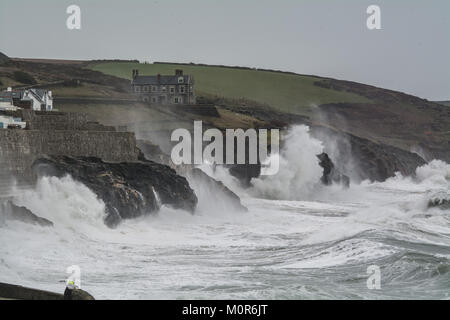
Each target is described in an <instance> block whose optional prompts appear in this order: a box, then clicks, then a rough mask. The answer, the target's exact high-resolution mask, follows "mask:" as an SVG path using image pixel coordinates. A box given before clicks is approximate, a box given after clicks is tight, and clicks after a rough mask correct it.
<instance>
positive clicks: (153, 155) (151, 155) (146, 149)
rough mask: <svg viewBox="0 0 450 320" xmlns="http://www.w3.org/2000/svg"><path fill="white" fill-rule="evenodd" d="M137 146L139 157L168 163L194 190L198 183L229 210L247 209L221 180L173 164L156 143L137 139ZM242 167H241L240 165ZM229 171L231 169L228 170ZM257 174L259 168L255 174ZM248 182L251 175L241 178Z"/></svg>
mask: <svg viewBox="0 0 450 320" xmlns="http://www.w3.org/2000/svg"><path fill="white" fill-rule="evenodd" d="M137 146H138V148H139V149H140V150H141V152H142V154H141V155H140V156H139V159H149V160H151V161H155V162H157V163H161V164H164V165H168V166H170V167H172V168H174V169H176V170H177V172H178V174H180V175H182V176H185V177H186V178H187V179H188V181H189V183H191V187H192V188H193V189H194V190H196V188H195V187H197V186H196V185H192V183H194V184H199V186H198V187H199V188H201V189H202V190H208V192H209V199H208V200H212V201H219V202H222V201H224V203H223V204H224V206H226V207H227V208H228V207H229V209H230V210H233V211H239V212H244V211H247V208H246V207H244V206H243V205H242V204H241V199H240V198H239V196H238V195H236V194H235V193H234V192H233V191H231V190H230V189H228V188H227V187H226V186H225V185H224V184H223V183H222V182H220V181H217V180H215V179H213V178H211V177H210V176H208V175H207V174H206V173H204V172H203V171H202V170H200V169H198V168H195V167H194V166H191V165H185V166H183V165H178V166H176V165H174V164H173V162H172V160H171V158H170V156H168V155H167V154H165V153H164V152H163V151H162V150H161V148H160V147H159V146H158V145H155V144H153V143H152V142H151V141H148V140H137ZM240 168H243V167H240ZM230 171H231V170H230ZM258 175H259V169H258V173H257V175H256V176H258ZM247 179H248V183H249V182H250V179H251V177H247V178H243V180H245V181H246V180H247Z"/></svg>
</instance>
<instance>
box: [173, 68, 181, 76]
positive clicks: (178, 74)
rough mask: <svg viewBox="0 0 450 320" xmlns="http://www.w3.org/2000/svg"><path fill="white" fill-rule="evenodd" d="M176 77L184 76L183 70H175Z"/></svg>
mask: <svg viewBox="0 0 450 320" xmlns="http://www.w3.org/2000/svg"><path fill="white" fill-rule="evenodd" d="M175 75H176V76H182V75H183V70H181V69H176V70H175Z"/></svg>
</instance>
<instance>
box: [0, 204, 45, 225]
mask: <svg viewBox="0 0 450 320" xmlns="http://www.w3.org/2000/svg"><path fill="white" fill-rule="evenodd" d="M3 212H4V214H5V218H6V219H10V220H18V221H22V222H25V223H30V224H38V225H40V226H43V227H53V222H51V221H50V220H47V219H45V218H41V217H38V216H37V215H35V214H34V213H33V212H31V211H30V210H29V209H27V208H25V207H20V206H16V205H15V204H14V203H13V202H12V201H10V200H8V201H6V202H5V203H4V204H3Z"/></svg>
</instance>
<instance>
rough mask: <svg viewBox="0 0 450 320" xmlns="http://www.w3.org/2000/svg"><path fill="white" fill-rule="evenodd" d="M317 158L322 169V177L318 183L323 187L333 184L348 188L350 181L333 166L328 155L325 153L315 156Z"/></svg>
mask: <svg viewBox="0 0 450 320" xmlns="http://www.w3.org/2000/svg"><path fill="white" fill-rule="evenodd" d="M317 158H319V160H320V161H319V165H320V166H321V167H322V168H323V175H322V177H321V178H320V181H322V183H323V184H324V185H327V186H328V185H331V184H332V183H333V182H335V183H341V184H342V185H344V186H345V187H347V188H348V187H349V186H350V179H349V177H347V176H346V175H345V174H342V173H340V172H339V171H338V170H337V169H336V168H335V166H334V163H333V161H331V159H330V157H329V156H328V154H326V153H325V152H323V153H321V154H319V155H317Z"/></svg>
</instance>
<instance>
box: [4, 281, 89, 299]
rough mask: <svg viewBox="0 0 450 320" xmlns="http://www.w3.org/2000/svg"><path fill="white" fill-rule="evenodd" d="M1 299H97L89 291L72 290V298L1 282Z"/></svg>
mask: <svg viewBox="0 0 450 320" xmlns="http://www.w3.org/2000/svg"><path fill="white" fill-rule="evenodd" d="M0 300H95V298H94V297H93V296H92V295H91V294H89V293H88V292H86V291H84V290H81V289H74V290H72V294H71V295H70V299H68V297H67V296H66V297H65V295H64V294H61V293H56V292H50V291H46V290H40V289H34V288H27V287H23V286H18V285H14V284H9V283H2V282H0Z"/></svg>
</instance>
